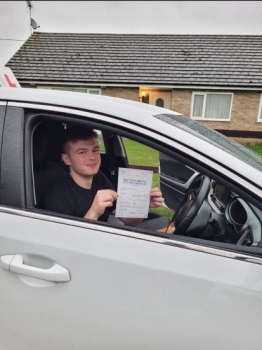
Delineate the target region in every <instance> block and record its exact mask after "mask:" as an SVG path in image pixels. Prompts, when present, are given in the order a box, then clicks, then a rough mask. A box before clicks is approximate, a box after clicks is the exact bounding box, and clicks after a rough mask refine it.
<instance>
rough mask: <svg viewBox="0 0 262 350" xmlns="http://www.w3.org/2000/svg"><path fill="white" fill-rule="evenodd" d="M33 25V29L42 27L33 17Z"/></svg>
mask: <svg viewBox="0 0 262 350" xmlns="http://www.w3.org/2000/svg"><path fill="white" fill-rule="evenodd" d="M31 26H32V28H33V29H37V28H39V27H40V26H38V25H37V23H36V21H35V20H34V19H33V18H31Z"/></svg>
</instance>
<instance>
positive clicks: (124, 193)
mask: <svg viewBox="0 0 262 350" xmlns="http://www.w3.org/2000/svg"><path fill="white" fill-rule="evenodd" d="M152 176H153V171H151V170H141V169H130V168H119V172H118V184H117V193H118V198H117V202H116V215H115V216H117V217H122V218H123V217H124V218H147V217H148V209H149V201H150V190H151V186H152Z"/></svg>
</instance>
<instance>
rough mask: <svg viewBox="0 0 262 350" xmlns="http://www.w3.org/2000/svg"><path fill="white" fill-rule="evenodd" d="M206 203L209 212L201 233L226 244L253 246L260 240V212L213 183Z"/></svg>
mask: <svg viewBox="0 0 262 350" xmlns="http://www.w3.org/2000/svg"><path fill="white" fill-rule="evenodd" d="M207 201H208V204H209V205H210V207H211V209H212V210H211V217H210V219H209V220H208V227H207V230H205V231H206V232H205V234H209V236H212V237H213V239H214V240H218V241H223V242H226V243H232V244H237V245H246V246H251V245H252V246H257V244H258V243H259V242H260V241H261V238H262V236H261V227H262V226H261V218H262V212H260V211H259V212H258V211H257V210H256V211H255V210H253V209H254V208H252V206H251V205H250V204H249V203H248V202H246V201H245V200H243V199H242V198H240V197H239V196H238V195H236V194H235V193H234V192H232V191H230V190H229V189H228V188H226V187H225V186H223V185H221V184H218V183H217V182H215V181H212V182H211V189H210V192H209V195H208V199H207ZM210 234H211V235H210ZM206 238H207V239H208V237H206Z"/></svg>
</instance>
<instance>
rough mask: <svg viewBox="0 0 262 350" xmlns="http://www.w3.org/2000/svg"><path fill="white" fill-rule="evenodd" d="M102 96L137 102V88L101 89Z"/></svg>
mask: <svg viewBox="0 0 262 350" xmlns="http://www.w3.org/2000/svg"><path fill="white" fill-rule="evenodd" d="M102 95H106V96H111V97H120V98H125V99H127V100H133V101H138V102H139V88H126V87H123V88H122V87H106V88H102Z"/></svg>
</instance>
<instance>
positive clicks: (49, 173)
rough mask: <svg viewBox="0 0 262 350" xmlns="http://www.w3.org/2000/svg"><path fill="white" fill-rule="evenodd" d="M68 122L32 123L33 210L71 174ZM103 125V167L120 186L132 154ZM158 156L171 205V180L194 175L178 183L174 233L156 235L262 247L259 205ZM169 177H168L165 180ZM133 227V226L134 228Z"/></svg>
mask: <svg viewBox="0 0 262 350" xmlns="http://www.w3.org/2000/svg"><path fill="white" fill-rule="evenodd" d="M65 121H66V120H65ZM65 126H66V123H63V121H56V120H50V119H44V118H43V119H42V120H40V121H38V123H37V124H36V125H34V127H33V128H32V140H33V141H32V150H31V151H32V160H33V164H32V170H33V176H32V179H33V188H34V204H33V207H34V208H35V209H40V210H41V203H42V201H43V197H44V195H45V193H46V192H47V191H48V189H49V188H50V187H51V186H53V185H54V184H55V183H56V182H59V181H60V180H61V179H62V178H63V177H64V176H67V174H68V171H69V169H68V167H67V166H66V165H65V164H64V163H63V162H62V160H61V144H62V139H63V133H64V130H65ZM101 129H102V133H101V135H102V136H103V143H104V148H105V151H101V159H102V162H101V168H100V171H101V172H102V173H103V174H104V176H106V177H107V178H108V179H109V180H110V181H111V182H112V183H113V185H114V186H115V188H117V169H118V168H119V167H128V166H129V163H128V159H127V157H126V153H125V150H123V149H121V148H122V147H123V146H121V143H120V142H119V139H118V138H119V136H118V135H116V134H114V133H113V132H112V131H111V130H109V131H108V130H106V129H104V128H103V127H102V128H101ZM105 130H106V131H105ZM160 157H161V159H162V163H161V162H160V165H161V167H160V168H161V169H160V186H161V190H162V192H163V194H164V197H165V195H167V197H168V201H167V203H168V206H170V207H171V205H170V204H171V203H170V198H171V200H172V195H170V194H173V192H172V191H171V190H172V188H171V186H172V184H174V183H175V185H176V186H177V184H178V186H179V183H180V184H182V187H183V186H184V185H185V184H186V183H187V180H188V179H186V178H184V176H185V174H186V176H188V177H189V178H190V179H191V183H190V184H189V185H188V187H186V188H185V192H184V193H182V192H180V191H179V188H180V187H178V190H177V188H176V190H177V192H176V193H178V194H179V200H177V199H176V200H177V202H176V211H175V212H174V216H173V218H172V220H171V221H172V222H173V223H174V224H175V225H174V226H175V231H174V230H173V231H172V232H173V233H174V235H170V234H167V231H168V230H165V231H162V232H160V231H159V232H158V233H157V234H159V235H160V236H161V235H165V236H167V235H168V236H182V237H183V238H186V239H187V240H189V241H190V240H193V241H196V240H197V241H198V240H199V241H200V242H203V240H204V242H211V243H214V242H216V244H218V245H219V244H221V243H222V244H228V246H229V247H230V246H231V245H232V244H233V245H236V246H242V247H249V246H256V247H262V239H261V238H262V236H261V232H262V229H261V228H262V212H261V210H259V209H258V208H256V207H255V206H254V205H252V204H250V203H249V202H248V201H246V200H244V199H243V198H241V197H240V196H239V195H238V194H236V193H235V192H234V191H232V189H229V188H228V187H227V186H225V185H222V184H221V183H219V182H218V181H215V180H214V179H210V178H209V177H208V176H205V175H202V174H201V173H199V172H197V171H194V170H193V169H192V168H190V167H189V166H186V167H185V166H184V165H183V166H184V168H185V169H186V171H185V172H184V173H183V174H182V173H181V171H182V170H181V169H182V167H181V163H180V162H178V161H177V160H176V159H173V160H174V161H173V162H172V159H171V160H170V157H167V156H166V155H165V154H163V153H161V152H160ZM174 167H178V169H179V170H178V173H179V174H180V175H178V177H177V178H176V179H175V181H174V178H172V169H174ZM179 167H181V169H180V168H179ZM193 175H194V176H193ZM166 180H168V181H169V182H165V181H166ZM182 187H181V188H182ZM184 187H185V186H184ZM170 191H171V192H170ZM169 192H170V193H169ZM158 216H159V214H156V213H149V219H151V218H155V217H158ZM135 229H136V228H132V230H135ZM142 231H144V230H142ZM151 234H152V232H151Z"/></svg>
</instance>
